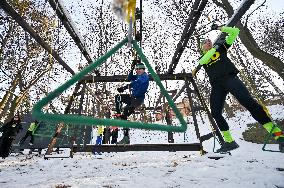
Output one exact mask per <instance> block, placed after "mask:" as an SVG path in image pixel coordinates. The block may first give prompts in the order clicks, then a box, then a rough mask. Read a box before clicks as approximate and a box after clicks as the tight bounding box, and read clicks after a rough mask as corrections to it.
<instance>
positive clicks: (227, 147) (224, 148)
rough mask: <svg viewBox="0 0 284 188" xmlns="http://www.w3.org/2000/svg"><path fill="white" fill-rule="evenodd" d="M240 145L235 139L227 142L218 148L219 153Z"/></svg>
mask: <svg viewBox="0 0 284 188" xmlns="http://www.w3.org/2000/svg"><path fill="white" fill-rule="evenodd" d="M238 147H239V145H238V144H237V142H235V141H233V142H230V143H229V142H225V143H224V144H223V145H222V146H221V148H220V149H217V153H226V152H228V151H231V150H234V149H237V148H238Z"/></svg>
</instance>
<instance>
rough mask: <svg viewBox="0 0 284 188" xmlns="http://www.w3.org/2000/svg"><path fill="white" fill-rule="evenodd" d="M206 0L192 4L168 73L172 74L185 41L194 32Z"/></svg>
mask: <svg viewBox="0 0 284 188" xmlns="http://www.w3.org/2000/svg"><path fill="white" fill-rule="evenodd" d="M207 2H208V0H202V1H201V2H200V0H196V1H195V2H194V4H193V6H192V9H191V12H190V14H189V17H188V19H187V22H186V24H185V27H184V29H183V32H182V36H181V39H180V41H179V43H178V45H177V48H176V51H175V53H174V56H173V58H172V62H171V64H170V66H169V70H168V73H169V74H173V72H174V70H175V68H176V66H177V64H178V61H179V59H180V57H181V55H182V53H183V51H184V49H185V47H186V46H187V43H188V41H189V38H190V37H191V35H192V34H193V32H194V29H195V26H196V24H197V22H198V20H199V18H200V16H201V12H202V11H203V10H204V8H205V6H206V4H207Z"/></svg>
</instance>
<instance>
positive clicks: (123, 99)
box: [115, 94, 143, 136]
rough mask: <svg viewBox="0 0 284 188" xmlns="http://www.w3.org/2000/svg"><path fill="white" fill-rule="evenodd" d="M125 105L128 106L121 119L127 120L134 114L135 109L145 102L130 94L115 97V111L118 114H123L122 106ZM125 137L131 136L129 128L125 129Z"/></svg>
mask: <svg viewBox="0 0 284 188" xmlns="http://www.w3.org/2000/svg"><path fill="white" fill-rule="evenodd" d="M123 103H125V104H126V106H125V108H124V110H123V114H122V116H120V118H121V119H124V120H127V118H128V117H129V116H130V115H131V114H133V113H134V110H135V108H137V107H138V106H140V105H141V104H142V103H143V100H142V101H141V100H139V99H137V98H135V97H133V96H131V95H129V94H120V95H116V96H115V109H116V112H117V113H118V114H120V113H121V106H122V104H123ZM123 130H124V136H129V128H123Z"/></svg>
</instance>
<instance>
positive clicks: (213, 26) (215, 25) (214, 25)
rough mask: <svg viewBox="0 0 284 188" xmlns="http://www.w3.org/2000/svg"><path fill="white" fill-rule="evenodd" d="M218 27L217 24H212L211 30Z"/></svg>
mask: <svg viewBox="0 0 284 188" xmlns="http://www.w3.org/2000/svg"><path fill="white" fill-rule="evenodd" d="M219 29H220V28H219V26H218V25H217V24H215V23H213V24H212V26H211V30H219Z"/></svg>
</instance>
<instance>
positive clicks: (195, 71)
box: [191, 68, 197, 77]
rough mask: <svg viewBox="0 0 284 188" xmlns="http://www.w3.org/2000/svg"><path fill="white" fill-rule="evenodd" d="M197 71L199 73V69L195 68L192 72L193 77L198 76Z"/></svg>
mask: <svg viewBox="0 0 284 188" xmlns="http://www.w3.org/2000/svg"><path fill="white" fill-rule="evenodd" d="M196 73H197V69H196V68H194V69H193V70H192V71H191V74H192V76H193V77H195V76H196Z"/></svg>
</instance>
